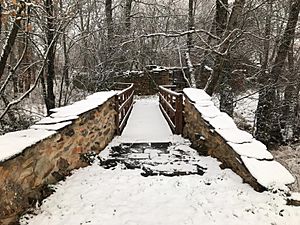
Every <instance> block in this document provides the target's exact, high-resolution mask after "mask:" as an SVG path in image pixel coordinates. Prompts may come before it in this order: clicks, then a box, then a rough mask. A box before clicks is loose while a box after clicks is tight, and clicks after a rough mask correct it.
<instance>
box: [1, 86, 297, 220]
mask: <svg viewBox="0 0 300 225" xmlns="http://www.w3.org/2000/svg"><path fill="white" fill-rule="evenodd" d="M123 85H126V84H123ZM173 88H174V87H171V86H167V87H163V86H161V87H160V93H159V101H160V103H159V105H160V109H161V113H162V114H163V115H164V117H165V119H166V120H167V121H168V124H169V125H170V127H171V129H172V130H173V132H174V133H175V134H178V135H182V136H183V137H185V138H187V139H189V140H190V141H191V142H192V147H193V148H195V149H197V150H198V152H199V153H200V154H202V155H210V156H213V157H215V158H217V159H218V160H219V161H220V162H221V163H222V164H221V167H222V168H230V169H232V170H233V171H234V172H235V173H236V174H238V175H239V176H240V177H241V178H242V179H243V180H244V182H246V183H248V184H250V185H251V186H252V187H253V188H254V189H255V190H257V191H264V190H266V189H269V188H283V186H285V185H288V184H291V183H293V182H294V178H293V176H292V175H291V174H290V173H289V172H288V171H287V170H286V169H285V168H284V167H283V166H282V165H280V164H279V163H278V162H276V161H274V160H273V156H272V155H271V154H270V152H269V151H267V148H266V146H265V145H263V144H262V143H261V142H259V141H257V140H255V139H254V138H253V137H252V135H251V134H249V133H247V132H245V131H242V130H240V129H238V128H237V126H236V125H235V124H234V122H233V120H232V118H230V117H229V116H228V115H227V114H225V113H222V112H220V111H219V110H218V108H216V107H215V106H214V105H213V103H212V101H211V97H210V96H208V95H207V94H206V93H205V92H204V91H203V90H201V89H193V88H185V89H183V91H182V92H176V91H174V90H171V89H173ZM133 107H134V88H133V85H128V86H126V87H125V88H124V89H122V90H120V91H107V92H98V93H95V94H93V95H90V96H88V97H87V98H86V99H84V100H82V101H78V102H75V103H74V104H72V105H69V106H65V107H61V108H57V109H53V110H52V112H53V113H52V114H51V115H50V116H49V117H46V118H44V119H42V120H41V121H39V122H37V123H36V124H35V125H33V126H32V127H30V128H29V129H27V130H22V131H16V132H12V133H7V134H5V135H3V136H0V199H1V202H0V221H1V222H2V223H3V224H9V222H11V221H14V220H15V219H16V218H17V217H18V216H19V215H20V214H22V213H23V212H24V211H25V210H26V209H28V208H30V207H32V206H35V204H36V203H37V201H38V200H41V199H43V198H45V197H47V196H48V195H49V194H50V193H49V190H48V188H47V187H48V185H49V184H55V183H57V182H58V181H60V180H63V179H64V178H65V177H66V176H68V175H70V173H71V171H72V170H74V169H76V168H80V167H84V166H87V165H89V159H90V156H91V155H96V154H98V153H99V152H100V151H102V150H103V149H104V148H105V147H106V146H107V145H108V144H109V143H110V141H111V140H112V139H113V137H114V136H116V135H119V134H121V133H122V130H123V129H124V128H125V126H126V121H127V119H128V118H129V117H130V112H131V110H132V108H133ZM140 116H143V115H140ZM148 116H149V115H148ZM148 119H149V120H151V116H149V118H148ZM134 142H135V140H132V143H134ZM163 142H164V140H160V143H162V144H163ZM166 142H167V141H166ZM2 223H0V224H2Z"/></svg>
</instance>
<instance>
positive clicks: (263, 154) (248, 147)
mask: <svg viewBox="0 0 300 225" xmlns="http://www.w3.org/2000/svg"><path fill="white" fill-rule="evenodd" d="M228 144H229V145H230V146H231V147H232V148H233V150H234V151H235V152H236V153H237V154H239V155H241V156H247V157H249V158H255V159H267V160H272V159H273V156H272V154H271V153H270V152H269V151H268V150H267V147H266V146H265V145H264V144H263V143H261V142H260V141H257V140H255V139H252V141H251V142H250V143H242V144H236V143H232V142H228Z"/></svg>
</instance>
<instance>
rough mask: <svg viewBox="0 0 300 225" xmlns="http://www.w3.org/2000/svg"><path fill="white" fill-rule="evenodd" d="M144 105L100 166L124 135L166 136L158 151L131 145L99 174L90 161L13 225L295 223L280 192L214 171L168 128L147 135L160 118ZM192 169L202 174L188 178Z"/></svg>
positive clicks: (299, 211)
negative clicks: (263, 189) (259, 188)
mask: <svg viewBox="0 0 300 225" xmlns="http://www.w3.org/2000/svg"><path fill="white" fill-rule="evenodd" d="M150 101H153V100H150ZM139 104H147V100H141V101H138V103H137V104H136V106H137V107H136V110H139ZM149 104H150V103H149ZM150 108H151V107H150V106H149V108H147V110H148V111H147V113H146V112H145V113H146V115H147V117H144V118H145V120H144V121H141V118H139V117H136V118H137V121H135V119H134V118H135V117H134V116H133V115H134V111H133V113H132V116H131V119H130V120H129V122H128V125H127V128H126V129H127V130H125V131H124V136H123V135H122V136H121V137H117V138H115V139H114V140H113V142H112V143H110V145H109V146H108V147H107V148H106V149H105V150H104V151H103V152H102V153H101V154H100V157H101V162H103V160H105V159H113V156H112V149H114V147H115V146H119V145H120V144H121V143H122V142H123V143H125V142H126V145H127V146H130V145H128V141H130V140H129V137H130V138H132V140H140V141H145V142H147V141H149V142H151V141H160V139H158V137H168V138H169V139H167V140H168V141H169V142H171V144H170V146H169V147H168V148H167V149H165V151H162V150H161V149H160V150H155V147H151V148H150V147H147V146H146V147H144V148H143V149H142V153H141V152H138V150H137V151H136V152H135V149H134V148H131V150H130V151H131V152H129V153H128V154H127V153H126V154H125V155H126V157H124V155H122V154H121V155H119V156H118V158H119V160H118V161H116V162H118V163H117V164H116V165H115V166H113V167H111V168H106V169H105V168H104V167H103V166H100V164H101V165H103V164H102V163H100V162H99V161H98V160H96V161H95V162H94V164H93V165H91V166H89V167H86V168H82V169H79V170H77V171H74V173H73V175H72V176H70V177H68V178H67V179H66V181H64V182H60V183H59V184H58V185H56V186H55V187H54V188H55V190H56V191H55V193H54V194H53V195H51V196H50V197H49V198H47V199H45V200H44V201H43V204H42V206H41V207H39V208H37V209H36V210H35V211H34V215H32V214H28V215H24V216H23V217H22V219H21V220H20V223H21V224H31V225H35V224H36V225H40V224H42V225H47V224H49V225H50V224H51V225H68V224H69V225H76V224H78V225H79V224H94V225H99V224H103V225H110V224H111V225H125V224H126V225H147V224H149V225H150V224H151V225H153V224H154V225H159V224H163V225H171V224H172V225H174V224H176V225H183V224H187V225H192V224H206V225H209V224H217V225H224V224H231V225H234V224H236V225H243V224H253V225H265V224H266V225H267V224H268V225H271V224H273V225H284V224H286V225H298V224H299V221H300V208H299V207H292V206H287V205H286V197H285V194H284V193H282V192H280V191H277V192H276V193H270V192H263V193H258V192H256V191H254V190H253V189H252V188H251V187H250V186H249V185H248V184H244V183H243V182H242V180H241V178H240V177H239V176H237V175H236V174H235V173H233V172H232V171H231V170H229V169H225V170H221V169H220V167H219V162H218V161H217V160H215V159H213V158H211V157H203V156H199V155H198V154H197V152H196V151H195V150H194V149H192V148H190V147H189V142H188V141H187V140H184V139H183V138H181V137H179V136H172V138H170V133H169V132H170V131H169V129H168V127H165V126H164V125H161V129H157V130H155V131H153V132H151V129H152V128H153V127H155V126H156V125H155V124H156V123H157V122H158V123H160V122H161V121H160V119H158V118H160V116H158V115H159V114H156V116H153V117H152V116H151V115H150V111H151V109H150ZM154 108H155V107H154ZM152 109H153V108H152ZM156 109H157V108H156ZM153 110H154V109H153ZM157 110H158V109H157ZM154 111H155V110H154ZM154 111H153V112H154ZM140 113H142V112H140ZM137 122H138V123H143V129H145V130H146V131H145V132H146V133H141V132H142V131H143V130H142V129H140V128H139V129H140V132H134V130H135V129H137V128H138V127H139V125H138V124H137ZM157 127H158V126H157ZM164 127H165V128H164ZM135 135H136V136H135ZM146 135H148V136H146ZM147 137H148V138H147ZM122 138H123V139H122ZM129 149H130V147H129ZM178 152H179V153H180V154H178ZM124 158H126V159H124ZM127 159H131V160H132V159H134V160H136V161H135V162H138V164H137V166H136V167H137V168H133V169H128V166H126V164H125V163H124V162H125V161H123V160H127ZM135 165H136V164H135ZM138 167H139V168H138ZM149 168H151V169H152V170H156V171H160V172H164V173H162V174H166V172H174V171H177V172H178V171H180V172H182V171H185V172H186V173H185V175H182V176H166V175H155V176H152V175H150V176H145V175H143V174H144V173H145V170H146V171H147V169H149ZM197 168H198V169H199V168H200V170H201V171H202V172H201V171H200V172H201V173H193V172H195V171H196V170H197ZM198 172H199V171H198ZM189 173H190V174H189ZM158 174H160V173H158Z"/></svg>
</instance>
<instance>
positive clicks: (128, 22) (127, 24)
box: [124, 0, 133, 35]
mask: <svg viewBox="0 0 300 225" xmlns="http://www.w3.org/2000/svg"><path fill="white" fill-rule="evenodd" d="M132 2H133V0H125V23H124V25H125V31H126V34H127V35H129V34H130V30H131V8H132Z"/></svg>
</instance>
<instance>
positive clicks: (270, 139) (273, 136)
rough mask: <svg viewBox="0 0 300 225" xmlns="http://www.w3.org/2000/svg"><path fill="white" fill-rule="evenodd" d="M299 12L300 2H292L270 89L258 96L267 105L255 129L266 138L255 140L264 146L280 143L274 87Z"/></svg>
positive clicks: (261, 112)
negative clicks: (261, 142) (263, 133)
mask: <svg viewBox="0 0 300 225" xmlns="http://www.w3.org/2000/svg"><path fill="white" fill-rule="evenodd" d="M299 11H300V0H292V1H291V8H290V12H289V17H288V22H287V25H286V28H285V31H284V34H283V36H282V38H281V44H280V45H279V48H278V50H277V54H276V57H275V62H274V65H273V67H272V70H271V74H270V79H269V81H268V83H269V84H270V87H267V90H266V93H265V95H264V96H260V97H261V99H260V101H262V102H268V105H267V106H266V107H263V108H262V109H261V110H260V112H259V114H258V117H257V119H258V121H257V122H258V124H257V127H258V128H259V129H262V130H265V132H266V133H267V134H268V135H267V137H261V136H259V135H257V138H258V139H259V140H261V141H263V142H264V143H266V144H270V143H279V142H281V141H282V135H281V130H280V124H279V121H278V119H279V118H280V112H279V109H278V101H277V100H276V98H277V96H276V95H277V94H276V85H277V83H278V80H279V77H280V76H281V74H282V71H283V69H284V65H285V61H286V58H287V55H288V51H289V48H290V45H291V43H292V41H293V40H294V38H295V29H296V25H297V22H298V16H299ZM261 105H262V104H261ZM266 115H270V116H266ZM260 116H263V117H266V118H265V119H264V120H261V119H260V118H259V117H260ZM259 119H260V120H259ZM259 121H260V122H259ZM260 133H261V132H257V134H260Z"/></svg>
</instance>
